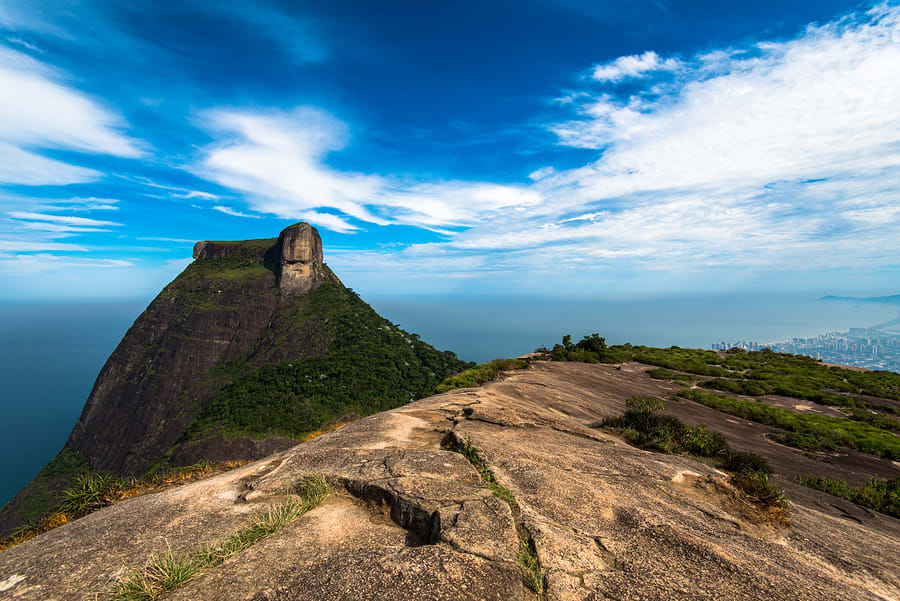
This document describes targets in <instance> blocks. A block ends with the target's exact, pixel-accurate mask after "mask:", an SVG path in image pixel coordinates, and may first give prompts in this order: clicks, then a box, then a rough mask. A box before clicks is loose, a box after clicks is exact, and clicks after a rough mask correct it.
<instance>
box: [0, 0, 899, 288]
mask: <svg viewBox="0 0 900 601" xmlns="http://www.w3.org/2000/svg"><path fill="white" fill-rule="evenodd" d="M296 221H308V222H310V223H312V224H313V225H315V226H316V227H317V228H318V229H319V231H320V233H321V234H322V238H323V242H324V245H325V257H326V262H327V263H328V264H329V265H330V266H331V267H332V268H333V269H334V270H335V271H336V272H337V273H338V275H339V276H340V277H341V278H342V279H343V281H344V282H345V283H346V284H348V285H350V286H352V287H353V288H355V289H356V290H357V291H360V292H361V293H363V294H364V295H365V294H371V295H381V296H390V295H397V296H416V295H422V296H441V297H449V298H452V297H454V296H460V295H467V296H478V295H531V296H550V297H573V298H574V297H578V298H597V297H603V298H606V297H617V296H625V297H627V296H629V295H630V296H654V295H659V296H663V295H670V294H684V293H726V292H750V291H752V292H755V293H758V292H770V291H792V292H796V291H810V292H814V293H817V294H819V293H821V294H826V293H833V294H863V295H865V294H896V293H897V292H900V289H897V285H896V282H898V281H900V277H898V276H900V259H898V256H900V253H898V252H897V251H898V248H900V245H898V242H897V241H898V239H900V4H898V3H897V2H889V3H878V4H871V3H869V4H866V3H864V4H859V3H854V2H840V1H836V0H816V1H808V2H807V1H803V2H801V1H796V2H790V1H785V0H781V1H779V2H775V1H770V0H760V1H758V2H745V3H722V2H701V1H690V2H688V1H682V2H676V1H674V0H631V1H625V0H611V1H608V2H603V1H581V0H547V1H542V0H516V1H515V2H513V1H511V0H509V1H507V0H495V1H493V2H486V1H484V0H480V1H478V2H474V1H468V0H460V1H457V2H452V3H450V2H443V3H437V2H390V1H385V2H378V3H374V2H349V1H340V0H335V1H332V2H315V3H313V2H309V3H306V2H290V3H284V4H281V3H277V2H266V1H256V2H244V1H234V2H227V1H223V2H217V3H212V2H192V1H190V0H187V1H183V2H127V3H114V2H94V1H90V0H87V1H82V2H67V3H63V2H48V1H45V0H34V1H30V2H21V1H13V2H10V1H8V0H0V301H22V300H24V301H39V300H44V301H47V300H66V299H114V298H146V299H149V298H152V296H153V295H154V294H155V293H156V292H157V291H158V290H159V289H160V288H161V287H162V286H163V285H164V284H165V283H166V282H168V281H169V280H171V279H172V278H173V277H174V276H175V275H176V274H177V273H178V272H179V271H181V270H182V269H183V268H184V267H185V266H186V265H187V264H188V263H189V262H190V260H191V259H190V257H191V249H192V246H193V243H194V242H195V241H197V240H201V239H212V240H221V239H246V238H267V237H274V236H276V235H277V234H278V232H279V231H280V230H281V229H282V228H284V227H285V226H287V225H289V224H291V223H294V222H296Z"/></svg>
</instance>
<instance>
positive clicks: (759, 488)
mask: <svg viewBox="0 0 900 601" xmlns="http://www.w3.org/2000/svg"><path fill="white" fill-rule="evenodd" d="M731 483H732V484H734V485H735V486H736V487H737V488H739V489H740V490H741V491H743V493H744V494H745V495H747V499H748V500H749V501H751V502H752V503H754V504H756V505H760V506H762V507H785V505H786V501H785V497H784V492H783V491H782V490H781V489H780V488H778V487H777V486H775V485H774V484H772V483H771V482H770V481H769V474H767V473H765V472H753V471H749V472H742V473H740V474H736V475H734V476H732V478H731Z"/></svg>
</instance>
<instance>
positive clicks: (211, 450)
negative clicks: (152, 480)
mask: <svg viewBox="0 0 900 601" xmlns="http://www.w3.org/2000/svg"><path fill="white" fill-rule="evenodd" d="M194 257H195V259H196V260H195V261H194V262H193V263H192V264H191V265H189V266H188V267H187V268H186V269H185V270H184V272H183V273H181V274H180V275H179V276H178V277H177V278H175V280H174V281H173V282H171V283H170V284H169V285H168V286H166V288H165V289H164V290H163V291H162V292H161V293H160V294H159V296H157V298H156V299H155V300H154V301H153V302H152V303H151V304H150V306H149V307H148V308H147V309H146V311H144V313H143V314H142V315H141V316H140V317H138V319H137V320H136V321H135V323H134V325H133V326H132V327H131V328H130V329H129V331H128V333H127V334H126V335H125V337H124V339H123V340H122V342H121V343H120V344H119V346H118V347H117V348H116V349H115V351H114V352H113V354H112V355H111V356H110V358H109V360H108V361H107V362H106V364H105V365H104V367H103V369H102V370H101V372H100V375H99V376H98V378H97V381H96V383H95V384H94V388H93V390H92V392H91V395H90V397H89V398H88V400H87V403H86V404H85V407H84V410H83V411H82V414H81V417H80V418H79V420H78V422H77V424H76V425H75V427H74V428H73V430H72V433H71V435H70V436H69V439H68V441H67V442H66V445H65V448H64V450H63V451H62V452H61V453H60V455H59V456H58V457H57V458H56V459H54V461H53V462H51V465H49V466H48V468H45V470H44V471H43V472H42V474H40V475H39V477H38V478H37V479H36V481H35V482H33V483H32V484H30V485H29V487H26V489H25V490H24V491H23V493H20V495H18V496H17V498H15V499H13V501H12V502H11V503H10V505H9V506H8V507H7V508H6V509H5V510H4V513H3V514H2V515H0V532H3V531H8V530H9V527H10V526H13V525H15V524H17V523H21V522H22V521H24V520H29V519H34V518H36V517H38V516H39V515H40V514H41V513H43V512H45V511H46V510H47V509H49V507H50V505H52V503H53V500H54V495H53V491H54V490H56V489H59V488H60V486H61V485H62V484H63V483H64V482H65V481H66V480H67V479H68V478H70V477H71V475H72V474H73V473H77V472H82V471H85V470H87V469H90V470H94V471H102V472H112V473H116V474H121V475H129V476H130V475H137V474H141V473H143V472H144V471H146V470H147V469H148V468H151V467H159V466H161V465H166V464H175V465H187V464H191V463H194V462H196V461H199V460H226V459H255V458H259V457H263V456H265V455H268V454H270V453H273V452H276V451H279V450H282V449H285V448H287V447H289V446H291V445H293V444H296V442H297V438H298V437H300V436H301V435H303V434H304V433H306V432H309V431H312V430H316V429H318V428H320V427H321V426H322V425H323V424H325V423H327V422H329V421H333V420H338V419H340V418H341V417H342V416H347V415H356V416H360V415H368V414H370V413H373V412H375V411H381V410H384V409H389V408H392V407H396V406H398V405H401V404H403V403H406V402H409V401H410V400H413V399H416V398H421V397H423V396H425V395H427V394H430V393H431V392H432V391H433V390H434V387H435V386H436V385H437V384H438V383H439V382H440V381H441V380H442V379H443V378H445V377H446V376H447V375H449V374H451V373H454V372H456V371H459V369H461V368H462V367H465V365H466V364H465V363H463V362H461V361H459V360H458V359H457V358H456V356H455V355H454V354H453V353H449V352H439V351H436V350H435V349H434V348H432V347H431V346H430V345H428V344H426V343H424V342H421V341H420V340H418V337H417V336H415V335H412V334H407V333H406V332H403V331H402V330H400V329H399V328H397V327H396V326H394V325H393V324H392V323H390V322H389V321H387V320H386V319H384V318H382V317H381V316H379V315H378V314H377V313H376V312H375V311H374V310H373V309H372V308H371V307H370V306H369V305H367V304H366V303H365V302H363V301H362V300H361V299H360V298H359V296H357V295H356V294H355V293H354V292H353V291H352V290H349V289H347V288H346V287H344V286H343V285H342V284H341V282H340V281H339V280H338V278H337V277H336V276H335V275H334V274H333V273H332V272H331V270H329V269H328V267H327V266H326V265H325V264H324V263H323V254H322V244H321V240H320V238H319V234H318V232H316V230H315V229H314V228H312V227H311V226H309V225H308V224H305V223H300V224H296V225H293V226H291V227H288V228H286V229H285V230H284V231H283V232H282V233H281V235H280V236H279V237H278V238H277V239H265V240H247V241H237V242H208V241H207V242H198V243H197V245H196V246H195V248H194Z"/></svg>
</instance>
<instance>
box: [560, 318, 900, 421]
mask: <svg viewBox="0 0 900 601" xmlns="http://www.w3.org/2000/svg"><path fill="white" fill-rule="evenodd" d="M548 352H549V353H550V356H551V359H553V360H554V361H583V362H586V363H622V362H625V361H637V362H638V363H644V364H647V365H655V366H657V367H661V368H665V369H667V370H669V371H668V372H658V371H657V372H655V373H656V375H654V376H653V377H657V378H659V379H671V377H674V372H673V371H672V370H677V371H681V372H688V373H691V374H697V375H701V376H711V377H712V378H714V379H712V380H706V381H705V382H702V383H701V385H702V386H706V387H708V388H714V389H718V390H723V391H726V392H733V393H735V394H746V395H750V396H762V395H765V394H779V395H783V396H789V397H793V398H800V399H805V400H809V401H813V402H816V403H822V404H825V405H837V406H842V407H855V408H860V409H863V408H868V409H877V410H879V411H885V412H889V413H900V409H898V408H897V407H895V406H894V405H891V404H887V403H878V402H875V401H870V400H866V399H863V398H859V397H858V396H855V395H868V396H873V397H881V398H883V399H892V400H900V374H895V373H893V372H888V371H867V372H860V371H854V370H849V369H842V368H840V367H828V366H826V365H824V364H823V363H821V362H820V361H818V360H816V359H813V358H812V357H805V356H802V355H790V354H787V353H775V352H773V351H770V350H768V349H763V350H762V351H753V352H746V351H742V350H740V349H732V350H731V351H729V352H728V353H727V354H726V356H725V357H721V356H720V355H719V354H718V353H716V352H714V351H708V350H700V349H684V348H680V347H677V346H673V347H670V348H667V349H662V348H652V347H646V346H632V345H630V344H623V345H616V346H607V345H606V343H605V340H604V339H603V338H600V337H599V336H598V335H597V334H592V335H590V336H585V337H584V339H582V340H581V342H578V343H577V344H573V343H572V337H571V336H565V337H564V338H563V342H562V344H557V345H556V346H554V347H553V349H552V351H548Z"/></svg>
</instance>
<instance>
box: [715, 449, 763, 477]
mask: <svg viewBox="0 0 900 601" xmlns="http://www.w3.org/2000/svg"><path fill="white" fill-rule="evenodd" d="M725 469H726V470H728V471H729V472H735V473H736V474H744V473H747V472H758V473H761V474H771V473H772V467H771V466H770V465H769V461H768V460H767V459H766V458H765V457H762V456H761V455H757V454H756V453H749V452H746V451H740V452H737V453H732V454H731V455H729V457H728V459H726V460H725Z"/></svg>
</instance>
